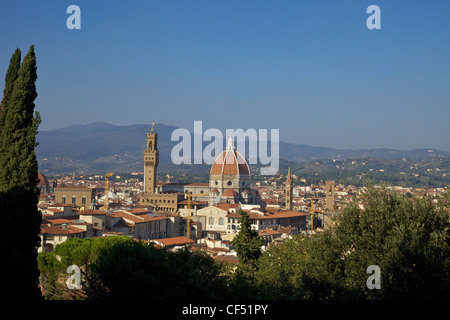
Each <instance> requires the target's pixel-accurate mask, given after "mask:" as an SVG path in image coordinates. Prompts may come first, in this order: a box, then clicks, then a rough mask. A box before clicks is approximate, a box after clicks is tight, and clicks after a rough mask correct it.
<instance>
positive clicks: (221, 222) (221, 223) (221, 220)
mask: <svg viewBox="0 0 450 320" xmlns="http://www.w3.org/2000/svg"><path fill="white" fill-rule="evenodd" d="M219 224H220V225H223V218H222V217H221V218H219Z"/></svg>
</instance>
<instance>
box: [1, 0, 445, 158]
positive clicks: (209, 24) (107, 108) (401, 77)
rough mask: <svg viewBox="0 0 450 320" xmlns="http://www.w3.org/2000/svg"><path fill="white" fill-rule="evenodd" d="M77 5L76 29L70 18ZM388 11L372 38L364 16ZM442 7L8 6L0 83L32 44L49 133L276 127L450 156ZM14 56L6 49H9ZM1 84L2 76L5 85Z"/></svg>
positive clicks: (339, 142)
mask: <svg viewBox="0 0 450 320" xmlns="http://www.w3.org/2000/svg"><path fill="white" fill-rule="evenodd" d="M72 4H76V5H78V6H79V7H80V8H81V29H80V30H69V29H68V28H67V27H66V20H67V19H68V18H69V16H70V15H69V14H67V13H66V9H67V8H68V7H69V6H70V5H72ZM372 4H375V5H378V6H379V7H380V8H381V29H380V30H369V29H368V28H367V27H366V20H367V19H368V17H369V16H370V15H369V14H367V13H366V9H367V8H368V7H369V6H370V5H372ZM449 7H450V4H448V3H447V2H444V1H432V2H425V1H415V2H414V3H411V2H406V1H404V2H402V1H400V2H395V3H391V2H388V1H381V0H380V1H345V2H339V3H335V2H333V1H325V2H320V3H316V2H313V1H286V2H283V4H279V3H274V2H270V1H258V2H257V3H256V2H252V1H244V2H237V1H231V2H230V1H227V2H226V3H225V2H210V1H194V2H190V3H185V2H182V1H171V2H157V1H151V2H145V3H144V2H135V3H133V4H129V3H122V2H118V1H108V2H96V3H90V2H88V1H76V3H72V2H68V1H63V2H61V1H58V2H52V1H48V2H45V3H43V2H37V3H36V2H33V1H22V2H20V3H5V4H3V5H2V13H0V16H1V17H2V19H0V20H1V21H0V25H1V26H2V27H3V29H4V30H8V32H4V33H2V35H0V40H1V42H2V46H3V48H5V50H2V52H1V53H0V72H1V73H2V74H5V72H6V68H7V66H8V63H9V59H10V56H11V53H12V52H13V50H14V49H15V48H16V47H19V48H26V47H28V46H29V45H31V44H34V45H35V48H36V55H37V57H38V74H39V76H38V80H37V88H38V92H39V95H38V97H37V99H36V105H37V110H38V111H39V112H40V113H41V116H42V119H43V121H42V123H41V126H40V130H41V131H44V130H51V129H56V128H61V127H65V126H69V125H73V124H88V123H91V122H94V121H105V122H108V123H112V124H115V125H129V124H135V123H151V122H152V121H155V122H157V123H164V124H167V125H174V126H177V127H181V128H188V129H189V128H190V127H191V126H192V123H193V121H195V120H202V121H203V122H204V123H205V127H208V128H218V129H219V130H222V131H223V130H225V129H226V128H234V129H237V128H243V129H248V128H266V129H269V130H270V129H280V140H281V141H286V142H290V143H298V144H301V143H303V144H308V145H315V146H324V147H333V148H343V149H358V148H396V149H402V150H407V149H415V148H435V149H439V150H445V151H449V150H450V142H449V140H448V136H449V135H450V129H449V126H448V119H449V118H450V114H449V112H450V111H449V110H450V109H449V108H448V101H449V94H450V93H449V91H448V89H447V88H448V87H449V84H450V78H449V76H448V75H449V74H450V73H449V71H450V63H449V62H448V59H447V57H448V55H449V53H450V44H449V42H448V41H447V39H448V33H449V30H450V22H449V20H448V19H447V18H446V12H448V9H450V8H449ZM7 48H10V49H9V50H6V49H7ZM0 85H1V86H3V85H4V79H3V78H2V79H0Z"/></svg>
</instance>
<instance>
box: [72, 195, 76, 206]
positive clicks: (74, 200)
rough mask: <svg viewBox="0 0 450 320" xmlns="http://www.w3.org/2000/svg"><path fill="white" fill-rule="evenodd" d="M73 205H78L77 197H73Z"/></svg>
mask: <svg viewBox="0 0 450 320" xmlns="http://www.w3.org/2000/svg"><path fill="white" fill-rule="evenodd" d="M72 204H77V197H76V196H72Z"/></svg>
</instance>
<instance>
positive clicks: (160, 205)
mask: <svg viewBox="0 0 450 320" xmlns="http://www.w3.org/2000/svg"><path fill="white" fill-rule="evenodd" d="M146 145H147V148H146V150H145V151H144V190H143V192H142V193H141V194H140V205H141V206H147V205H152V206H154V208H155V210H156V211H163V212H170V213H177V212H178V210H179V209H182V208H185V206H186V203H185V202H184V200H185V194H196V195H197V196H196V197H193V198H192V199H191V200H197V201H206V203H207V204H209V205H212V204H216V203H222V202H226V203H235V204H238V203H252V204H256V205H259V204H261V196H260V194H259V192H258V191H257V190H255V189H253V188H252V187H251V178H250V168H249V166H248V164H247V162H246V161H245V159H244V158H243V157H242V155H241V154H240V153H239V152H238V151H236V150H235V148H234V146H233V139H232V138H231V137H230V139H229V140H228V145H227V148H226V150H224V151H223V152H222V153H221V154H220V155H219V156H218V157H217V158H216V160H215V162H214V164H213V165H212V166H211V171H210V178H209V183H176V182H175V183H174V182H168V183H161V182H156V177H157V174H156V173H157V167H158V163H159V151H158V148H157V146H158V134H157V133H156V132H154V130H153V127H152V130H151V132H150V133H147V144H146Z"/></svg>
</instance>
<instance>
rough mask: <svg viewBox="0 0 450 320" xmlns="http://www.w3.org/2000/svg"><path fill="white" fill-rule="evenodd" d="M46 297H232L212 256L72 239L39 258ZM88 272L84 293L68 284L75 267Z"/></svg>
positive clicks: (123, 241)
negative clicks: (69, 267) (69, 287)
mask: <svg viewBox="0 0 450 320" xmlns="http://www.w3.org/2000/svg"><path fill="white" fill-rule="evenodd" d="M38 261H39V269H40V271H41V284H42V285H43V286H44V288H45V290H46V299H73V298H83V299H89V300H120V301H122V300H142V299H146V300H148V301H152V300H169V299H171V300H188V299H189V300H190V299H194V300H198V299H202V300H218V299H226V298H228V297H230V295H229V294H228V292H229V291H228V287H227V285H226V284H227V283H226V280H227V278H226V275H225V266H223V265H221V264H219V263H216V262H215V261H214V260H213V259H212V258H211V257H210V256H208V255H207V254H206V253H203V252H199V251H190V250H189V249H187V248H185V249H181V250H178V251H176V252H171V251H168V250H165V249H159V248H156V247H154V246H152V245H148V244H146V243H144V242H138V241H136V240H134V239H131V238H129V237H119V236H116V237H108V238H97V239H91V238H86V239H76V238H73V239H68V240H67V241H65V242H64V243H61V244H59V245H57V246H56V247H55V249H54V250H53V251H52V252H50V253H46V252H41V253H40V254H39V257H38ZM73 264H75V265H77V266H79V267H80V269H81V272H82V279H81V286H82V288H81V290H78V291H74V290H69V289H68V288H67V286H66V285H65V281H66V280H67V279H68V275H67V274H66V273H65V272H66V270H67V267H68V266H70V265H73Z"/></svg>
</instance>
